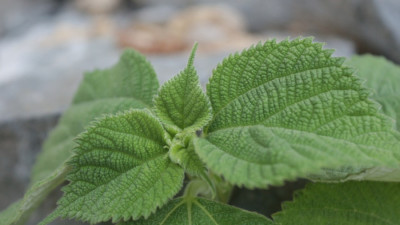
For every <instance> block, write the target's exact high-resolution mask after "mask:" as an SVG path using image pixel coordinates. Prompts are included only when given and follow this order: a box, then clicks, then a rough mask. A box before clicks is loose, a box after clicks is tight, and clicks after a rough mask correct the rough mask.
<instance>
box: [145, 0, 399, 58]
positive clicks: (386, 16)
mask: <svg viewBox="0 0 400 225" xmlns="http://www.w3.org/2000/svg"><path fill="white" fill-rule="evenodd" d="M160 2H162V4H169V5H173V6H179V5H190V6H193V5H201V4H213V3H214V2H215V1H212V0H199V1H196V2H195V4H194V2H192V4H190V3H188V2H187V1H185V0H162V1H161V0H147V1H146V4H147V5H148V6H153V5H157V4H159V3H160ZM219 3H226V4H229V5H230V6H231V7H234V8H235V9H237V10H238V11H240V12H241V13H242V15H243V18H244V20H245V24H246V25H247V26H246V27H247V29H248V30H249V31H252V32H265V31H270V30H280V31H288V32H290V33H292V34H293V35H292V36H295V35H296V36H297V35H303V36H304V35H313V34H314V35H315V34H318V35H321V34H323V35H333V36H335V35H340V36H341V37H343V38H345V39H348V40H352V41H354V42H355V43H356V46H357V49H358V50H359V51H361V52H371V53H375V54H382V55H385V56H387V57H388V58H390V59H392V60H394V61H396V62H397V63H400V26H398V21H399V20H400V1H398V0H341V1H319V0H298V1H292V0H269V1H263V0H248V1H230V0H222V1H219Z"/></svg>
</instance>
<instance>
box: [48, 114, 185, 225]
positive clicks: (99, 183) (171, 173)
mask: <svg viewBox="0 0 400 225" xmlns="http://www.w3.org/2000/svg"><path fill="white" fill-rule="evenodd" d="M165 137H166V133H165V131H164V129H163V127H162V125H161V123H160V122H159V121H158V120H157V119H156V118H155V117H154V116H152V115H151V114H150V112H149V111H147V110H131V111H129V112H126V113H124V114H119V115H116V116H106V117H105V118H103V119H101V120H100V121H98V122H96V123H95V125H94V126H92V127H90V128H88V130H87V131H86V132H85V133H83V134H82V135H81V136H80V137H79V139H78V143H79V146H78V147H77V149H76V155H75V156H74V157H73V159H72V161H71V162H70V163H71V164H72V166H73V167H74V171H72V172H71V173H70V174H69V175H68V180H69V181H70V184H69V185H68V186H66V187H65V188H63V191H64V193H65V195H64V196H63V197H62V198H61V199H60V201H59V202H58V204H59V206H58V208H57V209H56V211H55V212H53V214H51V215H50V216H49V217H48V218H46V219H45V221H43V222H42V223H41V224H47V223H49V222H51V221H52V220H54V219H55V218H57V217H59V216H60V217H63V218H64V217H68V218H75V219H78V220H82V221H88V222H90V223H99V222H102V221H108V220H110V219H112V221H113V222H118V221H120V220H124V221H126V220H129V219H131V218H133V219H138V218H140V217H142V216H144V217H145V218H147V217H148V216H149V215H150V214H151V213H152V212H154V211H155V210H156V209H157V207H160V206H162V205H164V204H165V203H166V202H167V201H168V200H169V199H170V198H172V197H173V196H174V195H175V194H176V193H177V192H178V191H179V189H180V188H181V186H182V182H183V178H184V172H183V169H182V168H181V167H179V166H178V165H176V164H174V163H172V162H171V161H170V160H169V158H168V149H167V148H166V140H165Z"/></svg>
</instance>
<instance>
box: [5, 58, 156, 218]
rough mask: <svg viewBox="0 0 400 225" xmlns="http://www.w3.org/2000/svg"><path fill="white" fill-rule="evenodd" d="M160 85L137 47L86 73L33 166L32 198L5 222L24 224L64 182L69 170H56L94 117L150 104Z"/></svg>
mask: <svg viewBox="0 0 400 225" xmlns="http://www.w3.org/2000/svg"><path fill="white" fill-rule="evenodd" d="M120 85H121V86H120ZM158 86H159V85H158V81H157V77H156V74H155V72H154V70H153V68H152V67H151V65H150V64H149V63H148V62H147V61H146V60H145V59H144V57H143V56H141V55H140V54H139V53H137V52H134V51H126V52H125V53H124V54H123V55H122V57H121V59H120V61H119V63H118V64H116V65H115V66H114V67H113V68H111V69H108V70H101V71H100V70H98V71H95V72H91V73H88V74H86V75H85V78H84V80H83V81H82V83H81V85H80V87H79V90H78V92H77V93H76V95H75V99H74V102H73V104H72V105H71V106H70V108H69V109H68V110H67V111H66V112H65V113H64V114H63V116H62V117H61V119H60V121H59V123H58V125H57V127H56V128H55V129H54V130H53V131H52V132H51V133H50V135H49V137H48V139H47V140H46V142H45V143H44V145H43V149H42V152H41V153H40V155H39V157H38V159H37V162H36V164H35V166H34V169H33V173H32V180H31V188H30V189H29V190H28V192H27V193H26V194H25V197H24V199H29V201H31V202H26V200H21V201H23V202H24V203H23V204H21V207H16V205H14V207H13V210H11V209H9V210H8V212H7V214H8V215H10V216H11V215H12V217H13V219H12V221H14V222H12V223H11V222H7V223H4V224H21V223H22V222H21V221H23V220H24V219H25V218H27V217H28V216H29V214H30V212H31V211H32V210H33V209H34V208H35V207H36V206H38V205H39V204H40V202H41V201H42V199H43V198H44V197H45V196H46V195H47V194H48V193H49V192H50V191H51V190H52V189H54V188H55V187H56V186H58V184H61V182H62V181H63V180H64V178H65V174H64V173H57V172H54V171H62V170H64V169H65V168H64V162H65V161H66V160H67V159H68V158H70V156H71V152H72V151H71V150H72V149H73V148H74V147H76V144H75V142H74V138H75V137H76V136H77V135H78V134H79V133H81V132H82V131H83V130H84V128H85V127H86V126H87V125H88V124H89V122H90V121H92V120H94V118H96V117H99V116H101V115H103V114H108V113H115V112H119V111H124V110H127V109H131V108H145V107H147V108H150V107H151V105H152V97H153V96H154V95H155V94H156V92H157V89H158ZM53 173H55V174H58V176H54V175H53ZM55 184H56V185H55ZM46 185H49V186H48V188H47V189H42V188H36V187H42V186H46ZM26 204H28V205H29V207H27V206H26ZM3 215H4V214H3V213H2V214H0V216H3ZM2 218H3V217H2ZM9 221H11V220H9ZM18 221H19V222H18Z"/></svg>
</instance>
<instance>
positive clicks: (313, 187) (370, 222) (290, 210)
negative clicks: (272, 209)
mask: <svg viewBox="0 0 400 225" xmlns="http://www.w3.org/2000/svg"><path fill="white" fill-rule="evenodd" d="M399 209H400V184H399V183H387V182H366V181H364V182H355V181H352V182H346V183H337V184H328V183H315V184H309V185H307V187H306V188H305V189H304V190H302V191H300V192H298V193H297V194H296V195H295V198H294V200H293V202H288V203H284V204H283V207H282V212H279V213H277V214H275V215H273V216H272V217H273V218H274V222H276V224H282V225H291V224H296V225H321V224H340V225H375V224H380V225H384V224H387V225H389V224H399V221H400V213H399Z"/></svg>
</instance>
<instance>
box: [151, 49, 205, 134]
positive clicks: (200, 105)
mask: <svg viewBox="0 0 400 225" xmlns="http://www.w3.org/2000/svg"><path fill="white" fill-rule="evenodd" d="M196 49H197V45H195V46H194V48H193V50H192V53H191V55H190V58H189V62H188V65H187V67H186V68H185V69H184V70H183V71H182V72H181V73H179V74H178V75H177V76H175V77H174V78H172V79H171V80H169V81H167V82H166V83H165V84H164V85H163V86H162V87H161V89H160V91H159V93H158V95H157V96H156V98H155V99H154V105H155V111H156V114H157V116H158V117H159V118H160V119H161V121H162V122H163V123H164V124H165V125H166V129H167V130H168V131H170V130H171V131H172V133H178V132H179V131H181V130H184V129H190V130H197V129H200V128H202V127H203V126H205V125H206V124H207V123H208V121H209V120H210V119H211V107H210V103H209V100H208V98H207V96H206V95H205V94H204V93H203V91H202V89H201V87H200V83H199V78H198V76H197V72H196V70H195V68H194V66H193V60H194V54H195V51H196Z"/></svg>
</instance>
